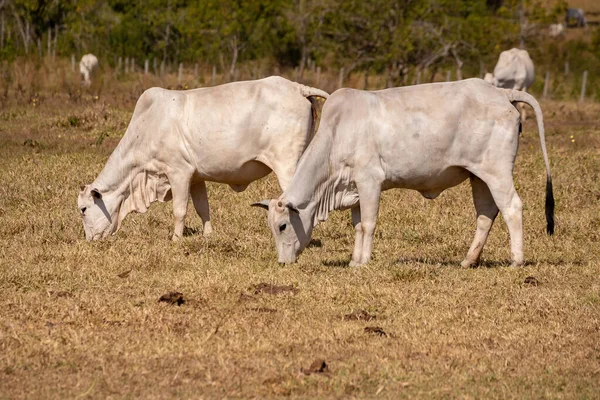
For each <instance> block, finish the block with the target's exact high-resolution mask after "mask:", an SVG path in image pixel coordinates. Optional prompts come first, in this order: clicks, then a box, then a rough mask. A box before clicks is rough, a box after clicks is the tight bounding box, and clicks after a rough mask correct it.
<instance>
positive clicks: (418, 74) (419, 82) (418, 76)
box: [417, 69, 421, 85]
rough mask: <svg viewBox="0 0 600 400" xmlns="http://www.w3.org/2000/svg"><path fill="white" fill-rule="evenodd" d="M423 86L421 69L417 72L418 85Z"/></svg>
mask: <svg viewBox="0 0 600 400" xmlns="http://www.w3.org/2000/svg"><path fill="white" fill-rule="evenodd" d="M420 84H421V69H418V70H417V85H420Z"/></svg>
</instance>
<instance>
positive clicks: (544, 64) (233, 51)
mask: <svg viewBox="0 0 600 400" xmlns="http://www.w3.org/2000/svg"><path fill="white" fill-rule="evenodd" d="M567 6H571V7H574V6H582V7H584V8H586V13H587V16H588V19H589V20H590V22H591V23H594V22H595V21H596V19H598V17H600V5H599V4H596V3H594V2H590V1H587V0H571V1H570V2H567V1H565V0H419V1H415V0H373V1H359V0H294V1H290V0H287V1H286V0H257V1H240V0H219V1H216V0H204V1H186V0H148V1H123V0H109V1H99V0H82V1H74V0H64V1H63V0H60V1H58V0H54V1H50V0H47V1H44V0H36V1H34V0H2V1H0V18H1V19H2V44H1V50H0V59H2V60H8V61H12V60H15V59H16V58H18V57H22V56H28V57H35V56H38V57H43V56H45V55H51V56H52V57H56V56H57V55H58V56H59V57H60V56H63V57H69V56H70V55H71V54H74V55H75V56H76V58H77V60H79V58H80V57H81V55H83V54H85V53H88V52H91V53H94V54H96V55H97V56H98V57H99V59H100V63H101V64H102V65H104V66H105V67H111V68H116V67H121V68H122V67H123V66H122V64H119V58H121V59H122V60H125V59H127V60H131V59H134V60H137V66H138V68H139V66H141V65H142V63H143V62H144V60H146V59H148V60H149V61H150V65H151V68H150V69H151V70H154V71H153V72H156V73H158V70H159V69H161V70H165V69H166V70H170V71H174V70H176V69H177V65H178V64H179V63H184V64H187V65H188V66H189V65H194V64H197V63H199V64H200V66H201V68H207V69H210V68H212V67H213V66H215V67H216V68H217V69H218V72H219V74H222V75H223V80H224V81H230V80H235V79H240V77H241V75H243V74H244V71H248V73H247V74H246V75H250V76H249V77H253V76H254V77H257V76H264V75H269V74H272V73H274V72H277V71H280V72H281V71H282V70H285V69H286V68H291V69H294V68H297V72H296V73H295V74H296V77H297V78H298V80H303V79H304V77H305V71H306V69H307V68H312V69H314V66H315V65H316V66H320V67H322V68H323V69H326V70H335V71H336V74H337V71H339V70H340V69H342V68H343V75H344V78H346V77H347V76H348V75H350V74H352V73H357V72H360V73H362V74H364V73H369V74H371V75H384V76H385V82H384V83H385V84H386V85H388V86H392V85H401V84H409V83H414V82H415V81H416V80H417V75H419V78H418V80H419V81H421V82H426V81H432V80H434V78H435V76H436V73H438V72H440V71H444V73H445V70H447V69H453V70H456V72H455V73H454V74H455V75H453V76H454V77H456V78H457V79H460V78H461V77H462V76H479V75H480V74H481V73H483V72H484V71H483V70H484V69H487V70H491V69H492V68H493V65H494V63H495V61H496V60H497V57H498V54H499V53H500V51H502V50H505V49H508V48H510V47H514V46H518V45H519V44H521V42H522V44H523V47H524V48H526V49H527V50H529V51H530V53H531V54H532V57H533V59H534V60H535V63H536V66H537V67H539V68H541V70H544V71H545V70H546V69H548V70H552V72H553V73H556V72H562V70H563V64H564V61H570V69H571V71H572V72H573V73H576V74H578V75H581V72H582V71H583V70H585V69H588V70H590V73H592V74H595V72H593V71H596V70H598V69H600V68H598V67H599V66H600V35H599V34H598V31H597V30H596V29H595V28H594V27H591V28H590V29H589V30H586V32H585V34H583V35H582V34H577V33H576V32H577V31H582V30H583V29H571V30H569V32H568V34H567V35H566V36H563V37H561V38H549V37H548V34H547V27H548V25H549V24H550V23H556V22H563V21H564V12H565V9H566V8H567ZM565 42H566V43H565ZM161 65H162V66H163V67H162V68H161V67H160V66H161ZM240 68H241V69H242V70H243V71H242V72H241V73H240V71H239V70H240ZM463 70H464V72H463ZM421 75H422V76H421ZM542 76H543V74H542ZM594 77H595V76H594ZM594 77H592V76H591V77H590V78H594ZM542 79H543V78H542ZM590 80H592V81H593V80H594V79H590Z"/></svg>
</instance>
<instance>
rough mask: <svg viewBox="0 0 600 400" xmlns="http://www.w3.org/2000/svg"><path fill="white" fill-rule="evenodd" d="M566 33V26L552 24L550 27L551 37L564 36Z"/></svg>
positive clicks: (549, 33)
mask: <svg viewBox="0 0 600 400" xmlns="http://www.w3.org/2000/svg"><path fill="white" fill-rule="evenodd" d="M564 32H565V25H564V24H551V25H550V26H549V27H548V35H549V36H550V37H558V36H560V35H562V34H563V33H564Z"/></svg>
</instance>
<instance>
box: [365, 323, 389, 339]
mask: <svg viewBox="0 0 600 400" xmlns="http://www.w3.org/2000/svg"><path fill="white" fill-rule="evenodd" d="M365 333H369V334H372V335H378V336H384V337H389V336H390V335H389V334H388V333H387V332H386V331H384V330H383V328H381V327H380V326H367V327H366V328H365Z"/></svg>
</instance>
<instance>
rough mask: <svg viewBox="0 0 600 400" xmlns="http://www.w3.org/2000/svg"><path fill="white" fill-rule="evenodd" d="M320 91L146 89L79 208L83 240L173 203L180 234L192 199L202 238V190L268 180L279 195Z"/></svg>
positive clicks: (268, 86)
mask: <svg viewBox="0 0 600 400" xmlns="http://www.w3.org/2000/svg"><path fill="white" fill-rule="evenodd" d="M315 96H318V97H323V98H326V97H328V96H329V95H328V94H327V93H326V92H324V91H322V90H319V89H315V88H311V87H308V86H304V85H301V84H298V83H295V82H291V81H288V80H287V79H284V78H281V77H276V76H273V77H270V78H265V79H261V80H256V81H246V82H234V83H229V84H226V85H221V86H215V87H210V88H201V89H194V90H187V91H174V90H165V89H160V88H152V89H148V90H146V91H145V92H144V93H143V94H142V95H141V96H140V98H139V100H138V102H137V104H136V106H135V111H134V112H133V117H132V118H131V122H130V123H129V126H128V127H127V131H126V132H125V135H124V136H123V138H122V139H121V141H120V142H119V144H118V146H117V147H116V149H115V150H114V151H113V153H112V154H111V156H110V158H109V159H108V162H107V163H106V165H105V167H104V169H103V170H102V172H101V173H100V175H98V177H97V178H96V180H94V182H93V183H92V184H90V185H87V186H84V187H82V189H81V192H80V193H79V197H78V199H77V206H78V207H79V213H80V215H81V218H82V221H83V227H84V230H85V237H86V239H88V240H95V239H101V238H105V237H107V236H108V235H110V234H113V233H115V232H116V231H117V230H118V229H119V227H120V226H121V222H122V221H123V219H124V218H125V217H126V216H127V214H129V213H130V212H132V211H136V212H140V213H143V212H146V210H147V209H148V207H149V206H150V203H152V202H154V201H157V200H158V201H168V200H170V199H172V200H173V214H174V218H175V231H174V233H173V240H176V239H178V238H180V237H181V236H182V234H183V227H184V219H185V215H186V212H187V205H188V199H189V195H190V192H191V196H192V201H193V203H194V207H195V209H196V212H197V213H198V214H199V215H200V218H201V219H202V222H203V228H204V234H205V235H207V234H209V233H210V232H211V231H212V227H211V224H210V216H209V208H208V196H207V192H206V184H205V181H213V182H221V183H226V184H228V185H229V186H231V188H232V189H233V190H235V191H237V192H240V191H243V190H244V189H246V187H247V186H248V185H249V184H250V183H251V182H253V181H255V180H257V179H260V178H262V177H264V176H266V175H267V174H269V173H270V172H271V171H274V172H275V174H276V175H277V179H278V180H279V185H280V186H281V188H282V189H283V190H285V189H286V188H287V186H288V184H289V182H290V180H291V178H292V175H293V173H294V171H295V170H296V164H297V162H298V159H299V158H300V156H301V155H302V152H303V151H304V149H305V148H306V146H307V145H308V142H309V141H310V138H311V135H312V132H313V127H314V125H315V108H314V107H315V106H316V100H315V99H314V97H315Z"/></svg>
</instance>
